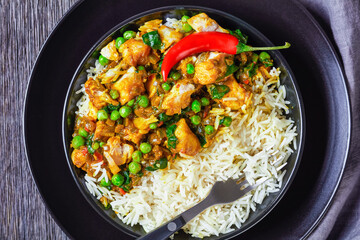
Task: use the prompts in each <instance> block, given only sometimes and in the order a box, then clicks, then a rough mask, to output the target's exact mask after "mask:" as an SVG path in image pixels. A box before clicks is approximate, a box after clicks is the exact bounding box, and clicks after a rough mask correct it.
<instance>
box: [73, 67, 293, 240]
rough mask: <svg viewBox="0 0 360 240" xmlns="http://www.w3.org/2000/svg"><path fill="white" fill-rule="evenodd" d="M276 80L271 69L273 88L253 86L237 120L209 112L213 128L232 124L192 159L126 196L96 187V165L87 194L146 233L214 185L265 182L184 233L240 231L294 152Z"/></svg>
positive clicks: (278, 182)
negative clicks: (105, 201)
mask: <svg viewBox="0 0 360 240" xmlns="http://www.w3.org/2000/svg"><path fill="white" fill-rule="evenodd" d="M99 65H100V64H97V65H96V66H95V68H90V69H89V70H88V74H89V77H94V76H96V75H97V74H98V73H99V71H101V69H102V68H101V67H99ZM100 66H101V65H100ZM279 74H280V70H279V69H275V68H273V69H272V70H271V72H270V75H271V76H272V79H270V80H268V82H269V81H272V82H274V83H275V84H266V83H265V81H264V79H263V78H262V77H259V78H257V79H256V80H255V84H254V87H253V92H254V93H253V100H252V102H253V106H252V108H250V109H253V110H249V109H248V112H246V113H245V114H241V113H239V112H231V111H230V109H212V110H211V111H210V114H213V115H214V116H217V117H216V128H218V127H219V120H220V118H219V117H218V115H222V114H227V115H229V116H231V117H232V119H233V122H232V124H231V126H230V127H223V128H220V131H219V133H218V134H217V136H216V138H215V141H214V143H213V144H212V145H211V146H210V147H209V148H206V149H204V150H203V151H202V152H200V153H198V154H197V155H196V156H195V157H192V158H186V159H176V160H175V162H174V163H169V166H168V169H165V170H158V171H155V172H152V173H151V174H149V175H145V176H144V177H142V178H141V180H140V182H139V186H135V187H134V189H132V190H131V192H130V193H128V194H125V195H124V196H122V195H120V194H119V193H117V192H114V191H109V190H107V189H106V188H104V187H101V186H100V185H99V184H98V183H99V182H100V181H101V179H102V178H108V177H107V174H106V172H105V170H104V169H101V164H98V165H95V164H94V166H92V167H93V168H94V169H96V171H97V173H99V172H102V174H101V175H100V177H99V178H98V179H95V178H92V177H90V176H88V175H86V176H85V180H86V183H85V184H86V186H87V188H88V190H89V192H90V193H91V194H92V195H94V196H95V197H97V198H98V199H99V198H101V197H102V196H105V197H106V198H108V199H109V200H111V206H112V208H113V210H114V211H115V212H116V213H117V216H118V217H119V218H120V219H121V220H122V221H123V222H124V223H126V224H129V225H131V226H133V225H136V224H140V225H141V226H142V227H143V228H144V229H145V231H146V232H149V231H151V230H153V229H154V228H156V227H158V226H160V225H161V224H163V223H164V222H166V221H168V220H170V219H172V218H174V217H175V216H177V215H178V214H180V213H182V212H184V211H185V210H187V209H189V208H190V207H192V206H194V205H195V204H197V203H198V202H200V201H201V200H203V199H204V198H205V197H206V196H207V194H208V193H209V191H210V189H211V187H212V186H213V184H214V183H215V182H216V181H225V180H226V179H228V178H238V177H239V176H240V175H241V174H245V176H246V179H247V180H248V181H249V182H250V183H251V184H254V183H255V182H256V181H258V180H261V179H264V178H269V180H267V181H266V182H265V183H263V184H262V185H260V186H259V187H258V188H257V189H256V190H253V191H252V192H250V193H248V194H247V195H246V196H244V197H242V198H241V199H239V200H237V201H235V202H234V203H231V204H225V205H218V206H214V207H211V208H208V209H206V210H205V211H204V212H202V213H201V214H200V215H198V216H197V217H196V218H194V219H193V220H192V221H190V222H189V223H188V224H187V225H185V226H184V227H183V230H184V231H185V232H187V233H189V234H191V235H192V236H194V237H200V238H202V237H206V236H210V235H219V234H221V233H228V232H231V231H234V230H235V229H236V228H240V227H241V225H242V224H243V223H244V222H245V221H246V219H247V218H248V217H249V214H250V212H251V211H255V210H256V205H257V204H261V203H262V202H263V200H264V199H265V198H266V196H268V195H269V194H271V193H274V192H277V191H279V189H280V188H281V186H282V181H283V177H284V175H285V172H286V171H282V170H283V169H284V167H285V166H286V164H287V162H286V161H287V159H288V158H289V156H290V155H291V153H292V152H293V150H292V147H293V148H295V149H296V146H295V145H296V142H295V138H296V136H297V133H296V127H295V126H294V121H293V120H291V119H286V118H285V117H284V116H283V112H286V113H287V112H288V107H287V106H286V105H287V104H288V102H287V101H285V97H286V89H285V87H284V86H281V85H280V81H279ZM277 89H278V90H277ZM79 93H82V94H84V96H83V97H82V98H81V99H80V101H79V102H78V103H77V106H78V107H79V109H78V112H77V114H79V115H81V116H86V115H87V114H88V112H87V109H86V106H87V105H88V102H89V99H88V97H87V95H86V94H85V92H84V90H83V88H82V89H80V90H79ZM231 100H232V99H231Z"/></svg>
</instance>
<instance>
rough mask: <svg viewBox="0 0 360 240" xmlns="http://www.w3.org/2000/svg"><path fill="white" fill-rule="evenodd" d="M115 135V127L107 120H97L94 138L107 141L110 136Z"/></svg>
mask: <svg viewBox="0 0 360 240" xmlns="http://www.w3.org/2000/svg"><path fill="white" fill-rule="evenodd" d="M114 135H115V127H114V126H109V125H107V124H106V123H105V121H97V122H96V129H95V133H94V140H100V141H103V142H106V140H107V139H108V138H109V137H113V136H114Z"/></svg>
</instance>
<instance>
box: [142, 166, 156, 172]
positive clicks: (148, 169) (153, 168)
mask: <svg viewBox="0 0 360 240" xmlns="http://www.w3.org/2000/svg"><path fill="white" fill-rule="evenodd" d="M145 170H146V171H150V172H153V171H156V170H158V168H157V167H146V168H145Z"/></svg>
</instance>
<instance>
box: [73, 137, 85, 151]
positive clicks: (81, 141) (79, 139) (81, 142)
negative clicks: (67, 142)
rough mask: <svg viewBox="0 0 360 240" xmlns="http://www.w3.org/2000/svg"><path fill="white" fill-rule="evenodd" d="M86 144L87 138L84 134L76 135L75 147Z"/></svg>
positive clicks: (74, 139)
mask: <svg viewBox="0 0 360 240" xmlns="http://www.w3.org/2000/svg"><path fill="white" fill-rule="evenodd" d="M84 145H85V139H84V138H83V137H82V136H75V137H74V138H73V140H72V146H73V148H76V149H78V148H80V147H81V146H84Z"/></svg>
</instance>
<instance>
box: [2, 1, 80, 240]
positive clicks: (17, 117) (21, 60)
mask: <svg viewBox="0 0 360 240" xmlns="http://www.w3.org/2000/svg"><path fill="white" fill-rule="evenodd" d="M75 2H76V0H58V1H46V0H33V1H22V0H13V1H9V0H0V16H1V18H0V19H1V24H0V36H1V49H0V57H1V60H0V66H1V74H0V97H1V100H0V120H1V124H0V133H1V134H0V146H2V147H1V148H0V156H1V158H0V159H1V162H2V164H1V165H0V174H1V176H2V177H1V180H0V186H1V193H0V202H1V207H0V239H68V238H67V236H66V235H65V233H63V232H62V230H61V229H60V228H59V226H57V224H56V223H55V221H54V220H53V219H52V218H51V216H50V214H49V212H48V211H47V210H46V208H45V206H44V204H43V202H42V200H41V197H40V194H39V193H38V191H37V189H36V186H35V183H34V181H33V180H32V178H31V174H30V171H29V168H28V165H27V162H26V157H25V151H24V148H23V145H22V110H23V100H24V98H25V92H26V86H27V83H28V78H29V74H30V71H31V68H32V65H33V63H34V61H35V59H36V56H37V54H38V52H39V50H40V48H41V46H42V44H43V43H44V41H45V39H46V37H47V36H48V35H49V33H50V32H51V30H52V29H53V27H55V25H56V23H57V22H58V20H59V19H60V18H61V17H62V16H63V15H64V13H65V12H66V11H67V10H68V9H69V8H70V7H71V6H72V4H74V3H75ZM10 139H11V141H10Z"/></svg>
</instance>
